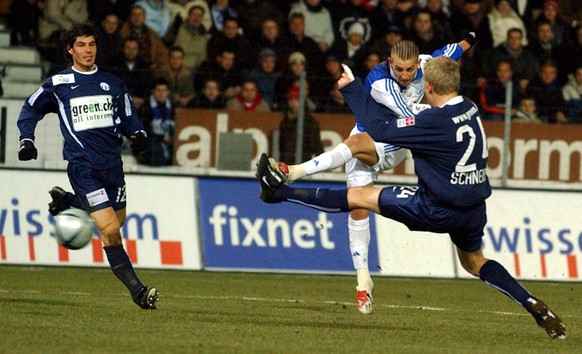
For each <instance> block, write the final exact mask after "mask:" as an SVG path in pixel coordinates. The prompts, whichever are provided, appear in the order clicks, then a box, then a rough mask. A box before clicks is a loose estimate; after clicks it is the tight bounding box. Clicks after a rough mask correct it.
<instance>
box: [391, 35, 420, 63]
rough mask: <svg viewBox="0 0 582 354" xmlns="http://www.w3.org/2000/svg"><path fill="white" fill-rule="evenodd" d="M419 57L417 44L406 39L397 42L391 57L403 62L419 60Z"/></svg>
mask: <svg viewBox="0 0 582 354" xmlns="http://www.w3.org/2000/svg"><path fill="white" fill-rule="evenodd" d="M419 55H420V53H419V50H418V46H417V45H416V43H414V42H413V41H409V40H406V39H404V40H401V41H398V42H396V44H394V46H393V47H392V50H391V51H390V57H397V58H399V59H401V60H410V59H414V60H418V56H419Z"/></svg>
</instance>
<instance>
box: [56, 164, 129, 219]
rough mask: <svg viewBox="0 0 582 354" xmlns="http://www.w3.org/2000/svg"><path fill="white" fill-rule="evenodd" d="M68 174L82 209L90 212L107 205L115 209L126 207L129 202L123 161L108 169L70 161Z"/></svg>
mask: <svg viewBox="0 0 582 354" xmlns="http://www.w3.org/2000/svg"><path fill="white" fill-rule="evenodd" d="M67 174H68V175H69V181H70V182H71V186H72V187H73V190H74V191H75V195H76V196H77V200H78V202H80V203H81V205H82V209H84V210H86V211H87V212H89V213H92V212H94V211H97V210H101V209H105V208H107V207H112V208H113V210H120V209H125V207H126V204H127V203H126V195H125V175H124V173H123V164H122V163H120V164H119V165H117V166H115V167H112V168H110V169H107V170H95V169H92V168H90V167H87V166H83V165H80V164H73V163H69V165H68V166H67Z"/></svg>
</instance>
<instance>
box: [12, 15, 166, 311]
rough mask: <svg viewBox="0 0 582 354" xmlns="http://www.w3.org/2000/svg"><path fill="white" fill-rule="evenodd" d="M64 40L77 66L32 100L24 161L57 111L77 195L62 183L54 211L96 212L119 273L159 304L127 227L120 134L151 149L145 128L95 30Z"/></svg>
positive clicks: (137, 293) (82, 27)
mask: <svg viewBox="0 0 582 354" xmlns="http://www.w3.org/2000/svg"><path fill="white" fill-rule="evenodd" d="M63 39H64V43H65V44H66V51H67V53H68V55H69V56H70V59H71V60H72V62H73V66H72V67H71V68H69V69H66V70H64V71H62V72H60V73H58V74H56V75H54V76H52V77H49V78H48V79H47V80H46V81H45V82H44V83H43V84H42V86H41V87H40V88H39V89H38V90H36V91H35V92H34V93H33V94H32V95H31V96H30V97H29V98H28V99H27V100H26V102H25V103H24V106H23V107H22V110H21V112H20V116H19V117H18V129H19V130H20V149H19V150H18V159H19V160H22V161H27V160H32V159H36V158H37V155H38V152H37V149H36V147H35V146H34V130H35V128H36V125H37V123H38V122H39V121H40V120H41V119H43V118H44V116H45V115H46V114H48V113H57V114H58V116H59V120H60V126H61V132H62V134H63V137H64V139H65V145H64V148H63V156H64V158H65V160H67V161H68V166H67V174H68V177H69V182H70V183H71V186H72V187H73V190H74V191H75V194H72V193H69V192H65V191H64V190H63V189H62V188H60V187H54V188H53V189H52V190H51V191H50V192H49V193H50V195H51V197H52V201H51V202H50V203H49V212H50V213H51V214H52V215H57V214H58V213H59V212H61V211H63V210H65V209H68V208H69V207H71V206H72V207H75V208H80V209H84V210H86V211H87V212H89V214H90V215H91V218H93V220H94V221H95V225H97V228H98V229H99V233H100V234H101V240H102V241H103V246H104V247H103V249H104V250H105V253H106V254H107V259H108V261H109V265H110V266H111V269H112V271H113V273H114V274H115V275H116V276H117V278H119V280H121V282H122V283H123V284H124V285H125V286H126V287H127V289H128V290H129V292H130V294H131V297H132V299H133V301H134V302H135V303H136V304H137V305H138V306H139V307H141V308H142V309H146V310H147V309H155V308H156V301H157V300H158V291H157V289H156V288H153V287H152V288H148V287H147V286H145V285H143V284H142V283H141V281H140V280H139V279H138V277H137V275H136V274H135V271H134V269H133V265H132V264H131V261H130V260H129V257H128V256H127V253H126V252H125V250H124V249H123V244H122V242H121V232H120V228H121V225H123V223H124V222H125V217H126V214H125V207H126V195H125V180H124V177H125V176H124V173H123V165H122V161H121V144H120V139H121V136H120V133H121V134H123V135H125V136H126V137H128V138H130V139H131V140H132V149H133V150H134V151H135V152H137V153H139V152H143V151H145V150H146V149H147V137H146V135H145V131H144V130H143V126H142V124H141V121H140V120H139V118H138V116H137V114H136V109H135V106H134V104H133V101H132V100H131V97H130V96H129V93H128V91H127V88H126V86H125V84H124V83H123V82H122V81H121V80H120V79H119V78H117V77H116V76H114V75H111V74H108V73H106V72H103V71H101V70H99V68H97V66H96V65H95V54H96V53H97V44H96V39H97V34H96V31H95V28H94V27H93V26H91V25H89V24H79V25H75V26H73V27H72V28H71V29H70V30H69V31H67V32H66V33H65V34H64V36H63Z"/></svg>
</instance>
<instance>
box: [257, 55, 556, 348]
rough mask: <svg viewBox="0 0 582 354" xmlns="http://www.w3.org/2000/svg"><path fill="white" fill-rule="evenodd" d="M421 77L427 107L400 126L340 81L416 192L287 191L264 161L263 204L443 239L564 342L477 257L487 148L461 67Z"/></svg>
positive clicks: (539, 310)
mask: <svg viewBox="0 0 582 354" xmlns="http://www.w3.org/2000/svg"><path fill="white" fill-rule="evenodd" d="M424 74H425V80H426V83H425V85H426V86H425V92H426V98H427V101H428V103H429V104H430V105H431V106H432V107H431V108H430V109H427V110H424V111H422V112H420V113H418V114H417V115H416V116H411V117H408V118H401V119H397V117H396V115H395V114H394V113H393V112H391V111H390V110H388V109H386V107H384V106H382V105H380V104H378V103H376V102H375V101H374V100H373V98H372V97H371V96H370V95H369V94H368V93H367V91H366V90H365V88H364V85H363V84H362V82H361V81H360V80H359V79H354V77H353V75H352V74H351V70H350V69H349V68H348V67H347V66H345V65H344V73H343V74H342V77H341V78H340V79H339V81H338V85H339V87H340V88H341V91H342V93H343V94H344V96H345V98H346V101H347V102H348V104H349V106H350V108H351V109H352V111H353V112H354V114H355V115H356V116H357V117H358V120H359V121H360V122H361V124H362V125H363V126H364V128H365V130H366V131H367V132H368V133H369V134H370V136H371V137H372V139H374V140H375V141H380V142H386V143H390V144H394V145H396V146H400V147H403V148H407V149H410V151H411V152H412V156H413V157H414V162H415V169H416V174H417V176H418V186H417V187H399V186H390V187H384V188H375V187H372V186H366V187H360V188H350V189H347V190H346V189H343V190H330V189H321V188H312V189H308V188H292V187H290V186H287V185H285V184H284V183H282V180H283V178H282V176H281V173H280V172H279V171H278V170H276V169H273V168H272V167H271V166H270V163H269V159H268V157H267V155H266V154H263V155H262V156H261V158H260V160H259V163H258V169H257V178H258V180H259V183H260V186H261V193H260V194H259V196H260V198H261V199H262V200H263V201H265V202H267V203H278V202H281V201H287V202H292V203H297V204H301V205H305V206H308V207H312V208H315V209H318V210H323V211H326V212H348V211H350V210H352V209H356V208H362V209H367V210H370V211H372V212H375V213H377V214H380V215H382V216H384V217H387V218H390V219H393V220H396V221H398V222H401V223H403V224H404V225H406V226H407V227H408V228H409V229H410V230H412V231H429V232H435V233H448V234H449V236H450V238H451V241H452V242H453V243H454V244H455V246H456V248H457V255H458V257H459V261H460V263H461V265H462V266H463V268H464V269H465V270H466V271H467V272H469V273H470V274H472V275H474V276H476V277H479V278H480V279H481V280H483V281H485V282H486V283H487V284H489V285H491V286H493V287H494V288H495V289H498V290H499V291H501V292H502V293H504V294H505V295H507V296H509V297H510V298H511V299H513V300H514V301H515V302H517V303H518V304H520V305H521V306H523V307H524V308H525V309H526V310H527V311H528V312H529V313H531V315H532V316H533V317H534V319H535V320H536V322H537V324H538V325H539V326H541V327H543V328H544V329H545V331H546V332H547V333H548V335H549V336H550V337H551V338H559V339H565V338H566V327H565V326H564V324H563V322H562V320H561V319H560V318H559V317H558V316H557V315H556V314H555V313H553V312H552V311H551V310H550V309H549V308H548V306H547V305H546V304H545V303H544V302H543V301H541V300H540V299H538V298H536V297H534V296H533V295H532V294H531V293H530V292H529V291H527V290H526V289H525V288H524V287H523V286H522V285H521V284H520V283H519V282H518V281H517V280H516V279H515V278H513V277H512V276H511V275H510V274H509V273H508V272H507V270H506V269H505V268H504V267H503V266H502V265H501V264H499V263H498V262H496V261H494V260H490V259H487V258H485V257H484V255H483V252H482V250H481V246H482V240H481V239H482V237H483V229H484V227H485V224H486V223H487V214H486V205H485V200H486V199H487V198H488V197H489V196H490V195H491V187H490V185H489V181H488V179H487V174H486V168H487V155H488V152H487V143H486V136H485V131H484V130H483V126H482V123H481V119H480V117H479V110H478V108H477V106H476V105H475V104H474V103H473V102H471V101H470V100H468V99H466V98H463V97H462V96H459V95H458V90H459V85H460V73H459V67H458V65H457V64H456V63H455V62H454V61H452V60H451V59H449V58H445V57H438V58H434V59H431V60H429V61H428V63H427V64H426V66H425V71H424Z"/></svg>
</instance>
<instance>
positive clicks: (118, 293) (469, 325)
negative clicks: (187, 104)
mask: <svg viewBox="0 0 582 354" xmlns="http://www.w3.org/2000/svg"><path fill="white" fill-rule="evenodd" d="M137 272H138V275H139V276H140V278H141V279H142V281H144V283H145V284H148V285H150V286H156V287H157V288H158V289H159V291H160V301H159V302H158V310H156V311H144V310H140V309H139V308H138V307H137V306H136V305H134V304H133V303H132V302H131V299H130V298H129V295H128V293H127V292H126V290H125V288H124V287H123V286H122V285H121V283H120V282H119V281H118V280H117V279H116V278H115V276H114V275H113V274H112V273H111V271H110V270H109V269H107V268H99V269H95V268H58V267H21V266H6V265H4V266H0V353H26V354H31V353H356V352H357V353H580V351H581V350H582V349H581V348H582V305H581V299H582V284H581V283H554V282H525V283H524V284H525V285H526V287H527V288H528V289H529V290H531V291H532V292H533V293H534V294H536V295H537V296H539V297H540V298H541V299H543V300H544V301H545V302H546V303H548V305H549V306H550V307H551V308H552V309H553V310H554V311H555V312H556V313H558V314H559V315H560V316H561V317H562V319H563V320H564V322H565V324H566V326H567V328H568V338H567V339H566V340H564V341H560V340H551V339H550V338H549V337H548V336H547V335H546V333H545V331H544V330H543V329H541V328H539V327H537V326H536V324H535V322H534V320H533V318H532V317H531V316H530V315H529V314H527V313H526V312H525V310H523V309H521V307H519V306H518V305H517V304H515V303H514V302H513V301H512V300H510V299H509V298H507V297H505V296H504V295H502V294H500V293H499V292H497V291H496V290H494V289H493V288H491V287H489V286H487V285H485V284H484V283H482V282H481V281H478V280H444V279H416V278H413V279H411V278H390V277H375V278H374V280H375V291H374V299H375V302H374V304H375V307H374V313H373V314H371V315H368V316H365V315H361V314H360V313H359V312H358V311H357V309H356V307H355V304H354V295H355V290H354V289H355V277H348V276H339V275H336V276H329V275H328V276H324V275H292V274H259V273H222V272H189V271H154V270H142V269H139V270H137Z"/></svg>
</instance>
